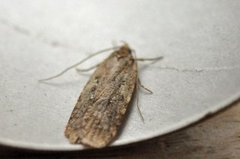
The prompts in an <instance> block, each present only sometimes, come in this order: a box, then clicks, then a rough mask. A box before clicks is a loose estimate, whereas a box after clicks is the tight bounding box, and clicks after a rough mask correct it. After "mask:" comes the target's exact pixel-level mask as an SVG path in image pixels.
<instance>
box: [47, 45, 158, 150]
mask: <svg viewBox="0 0 240 159" xmlns="http://www.w3.org/2000/svg"><path fill="white" fill-rule="evenodd" d="M132 52H133V51H132V49H130V47H129V46H128V45H127V44H124V45H123V46H121V47H119V48H117V49H116V50H115V51H114V52H113V53H112V54H110V56H109V57H107V58H106V59H105V60H104V61H103V62H101V63H100V64H98V65H97V66H96V67H97V68H96V70H95V71H94V73H93V74H92V75H91V77H90V79H89V81H88V82H87V84H86V85H85V87H84V89H83V91H82V92H81V95H80V97H79V98H78V101H77V103H76V105H75V107H74V109H73V111H72V114H71V116H70V119H69V121H68V123H67V126H66V129H65V132H64V134H65V136H66V137H67V138H68V140H69V142H70V143H72V144H83V145H87V146H90V147H94V148H103V147H106V146H108V145H109V144H110V143H111V142H112V141H113V140H114V139H115V138H116V136H117V134H118V131H119V129H120V126H121V125H122V123H123V119H124V117H125V115H126V111H127V109H128V108H129V105H130V101H131V99H132V97H133V94H134V92H135V90H136V88H138V86H139V85H140V86H142V87H143V88H145V87H144V86H143V85H141V84H140V81H139V79H138V67H137V61H144V60H158V59H161V58H162V57H157V58H152V59H136V58H134V56H133V54H132ZM82 62H83V61H81V62H79V63H77V64H75V65H73V66H71V67H69V68H67V69H66V70H64V71H63V72H61V73H60V74H58V75H56V76H53V77H50V78H48V79H44V80H49V79H52V78H56V77H58V76H60V75H62V74H63V73H64V72H66V71H68V70H69V69H71V68H73V67H75V66H77V65H79V64H80V63H82ZM88 70H90V69H88ZM145 89H146V90H148V89H147V88H145ZM148 91H149V92H150V90H148Z"/></svg>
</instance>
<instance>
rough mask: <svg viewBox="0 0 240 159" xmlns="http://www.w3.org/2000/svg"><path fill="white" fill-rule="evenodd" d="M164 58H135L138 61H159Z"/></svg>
mask: <svg viewBox="0 0 240 159" xmlns="http://www.w3.org/2000/svg"><path fill="white" fill-rule="evenodd" d="M162 59H163V56H159V57H154V58H135V60H136V61H158V60H162Z"/></svg>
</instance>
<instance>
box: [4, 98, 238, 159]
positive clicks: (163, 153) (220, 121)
mask: <svg viewBox="0 0 240 159" xmlns="http://www.w3.org/2000/svg"><path fill="white" fill-rule="evenodd" d="M0 150H1V151H0V152H1V153H0V156H1V157H7V156H20V155H21V156H23V158H40V157H46V158H53V157H57V158H58V157H59V158H60V157H61V158H62V159H65V158H68V157H71V158H108V159H115V158H118V159H121V158H126V159H145V158H146V159H147V158H150V159H182V158H184V159H198V158H209V159H237V158H239V156H240V101H238V102H236V103H234V104H232V106H231V107H229V108H228V109H225V110H223V111H221V112H219V113H217V114H215V115H214V116H209V117H207V118H206V119H204V120H202V121H200V122H198V123H196V124H193V125H191V126H189V127H188V128H185V129H183V130H180V131H178V132H175V133H172V134H169V135H166V136H163V137H158V138H155V139H151V140H148V141H145V142H141V143H136V144H132V145H129V146H126V147H118V148H114V149H113V148H111V149H104V150H97V151H84V152H67V153H66V152H58V153H54V152H32V151H26V150H16V149H9V148H6V147H0Z"/></svg>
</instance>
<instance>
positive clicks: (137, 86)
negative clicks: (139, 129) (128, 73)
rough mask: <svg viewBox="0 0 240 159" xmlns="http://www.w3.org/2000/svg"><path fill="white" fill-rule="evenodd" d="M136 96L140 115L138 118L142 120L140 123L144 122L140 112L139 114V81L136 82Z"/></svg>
mask: <svg viewBox="0 0 240 159" xmlns="http://www.w3.org/2000/svg"><path fill="white" fill-rule="evenodd" d="M136 88H137V89H136V95H137V109H138V113H139V115H140V117H141V120H142V122H144V118H143V115H142V112H141V109H140V107H139V89H140V87H139V80H137V82H136Z"/></svg>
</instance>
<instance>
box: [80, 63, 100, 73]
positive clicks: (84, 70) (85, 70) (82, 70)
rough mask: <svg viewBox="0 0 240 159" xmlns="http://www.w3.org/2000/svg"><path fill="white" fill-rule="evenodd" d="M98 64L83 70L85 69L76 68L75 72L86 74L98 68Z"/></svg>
mask: <svg viewBox="0 0 240 159" xmlns="http://www.w3.org/2000/svg"><path fill="white" fill-rule="evenodd" d="M99 65H100V64H97V65H94V66H92V67H89V68H85V69H80V68H76V71H77V72H87V71H91V70H93V69H94V68H96V67H98V66H99Z"/></svg>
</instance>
